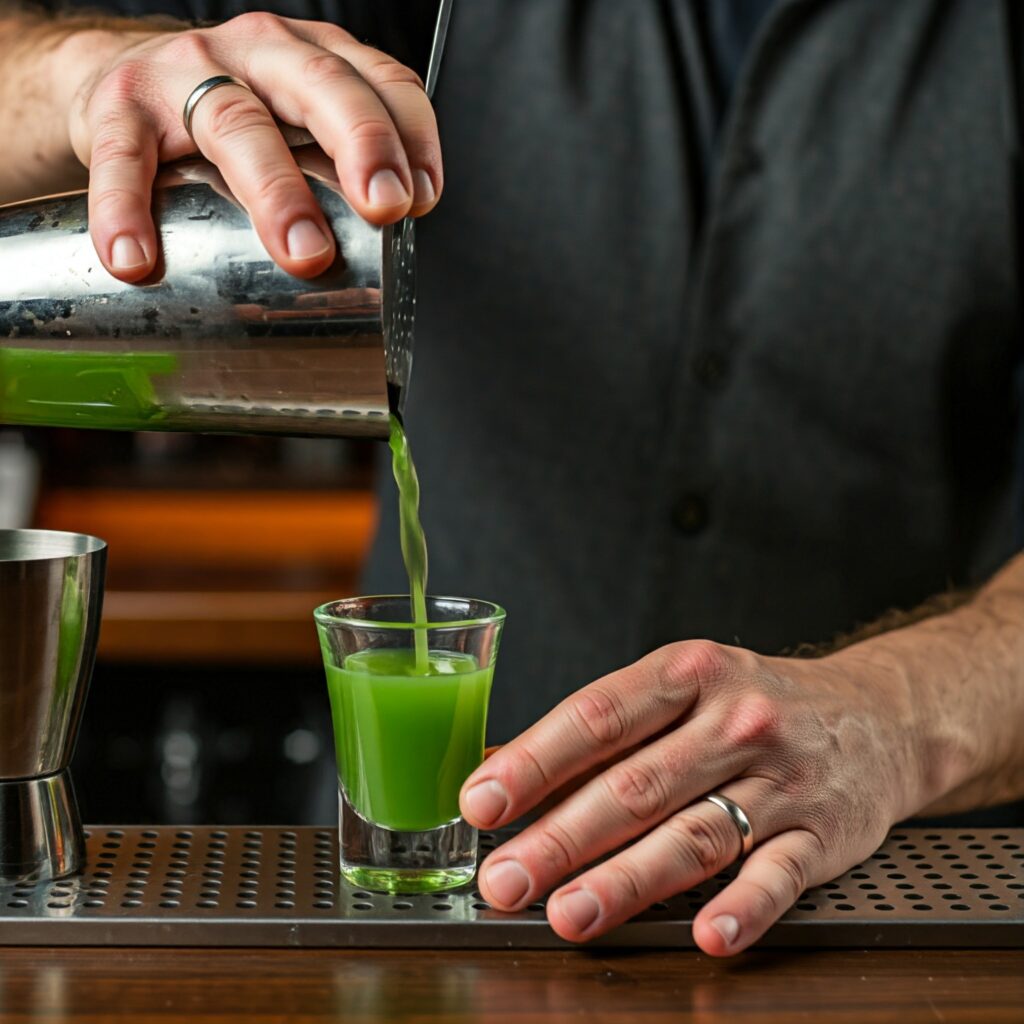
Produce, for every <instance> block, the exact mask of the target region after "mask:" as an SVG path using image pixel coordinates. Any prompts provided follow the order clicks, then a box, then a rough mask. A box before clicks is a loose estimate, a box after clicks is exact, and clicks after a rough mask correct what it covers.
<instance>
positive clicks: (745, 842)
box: [704, 793, 754, 857]
mask: <svg viewBox="0 0 1024 1024" xmlns="http://www.w3.org/2000/svg"><path fill="white" fill-rule="evenodd" d="M704 799H705V800H710V801H711V802H712V803H713V804H714V805H715V806H716V807H721V808H722V810H723V811H725V813H726V814H728V815H729V817H730V818H732V820H733V824H735V826H736V828H737V830H738V831H739V834H740V856H741V857H746V856H747V854H748V853H750V851H751V850H752V849H753V848H754V830H753V828H751V826H750V819H749V818H748V817H747V816H746V814H745V813H744V811H743V808H742V807H740V805H739V804H738V803H735V802H734V801H732V800H730V799H729V798H728V797H727V796H722V794H721V793H708V795H707V796H706V797H705V798H704Z"/></svg>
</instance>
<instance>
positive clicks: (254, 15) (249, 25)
mask: <svg viewBox="0 0 1024 1024" xmlns="http://www.w3.org/2000/svg"><path fill="white" fill-rule="evenodd" d="M227 24H229V25H232V26H234V27H236V28H238V29H240V30H242V31H244V32H246V33H250V34H252V35H254V36H281V35H289V36H290V35H291V31H290V30H289V28H288V26H287V25H286V24H285V22H284V20H283V19H282V18H280V17H279V16H278V15H276V14H271V13H270V12H269V11H246V12H245V13H243V14H239V15H237V16H236V17H234V18H232V19H231V21H230V22H228V23H227Z"/></svg>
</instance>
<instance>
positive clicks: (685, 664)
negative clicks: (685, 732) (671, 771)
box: [459, 641, 723, 828]
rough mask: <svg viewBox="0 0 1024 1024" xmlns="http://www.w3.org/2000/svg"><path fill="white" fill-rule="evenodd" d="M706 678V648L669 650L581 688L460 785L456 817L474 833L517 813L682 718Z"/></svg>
mask: <svg viewBox="0 0 1024 1024" xmlns="http://www.w3.org/2000/svg"><path fill="white" fill-rule="evenodd" d="M709 649H713V650H714V651H715V653H714V654H712V653H711V652H710V650H709ZM709 671H712V672H713V673H715V674H718V673H720V672H721V671H723V663H722V659H721V656H720V655H718V654H717V648H715V647H714V645H710V644H704V643H702V642H699V641H698V642H694V643H682V644H670V645H669V646H668V647H662V648H660V649H659V650H657V651H654V652H653V653H651V654H648V655H647V656H646V657H644V658H641V659H640V661H637V662H635V663H634V664H632V665H629V666H627V667H626V668H623V669H620V670H619V671H617V672H613V673H611V674H610V675H607V676H604V677H602V678H601V679H598V680H597V681H596V682H594V683H591V684H590V685H589V686H585V687H584V688H583V689H582V690H579V691H577V692H576V693H574V694H573V695H572V696H570V697H567V698H566V699H565V700H564V701H562V703H561V704H559V705H558V706H557V707H556V708H554V710H552V711H550V712H549V713H548V714H547V715H545V716H544V717H543V718H542V719H541V720H540V721H539V722H537V723H536V725H533V726H531V727H530V728H529V729H527V730H526V732H524V733H523V734H522V735H521V736H519V737H517V738H516V739H515V740H513V741H512V742H511V743H506V744H505V745H504V746H503V747H501V749H500V750H498V751H496V752H495V753H494V754H493V755H492V756H491V757H490V758H489V759H488V760H486V761H485V762H484V763H483V764H482V765H481V766H480V767H479V768H478V769H477V770H476V771H475V772H474V773H473V774H472V775H471V776H470V777H469V778H468V779H467V780H466V782H465V784H464V785H463V787H462V792H461V794H460V797H459V805H460V808H461V810H462V813H463V816H464V817H465V818H466V820H467V821H468V822H469V823H470V824H471V825H475V826H476V827H477V828H496V827H499V826H500V825H502V824H504V823H505V822H508V821H513V820H514V819H515V818H518V817H519V816H520V815H522V814H525V813H526V812H527V811H529V810H531V809H532V808H533V807H535V806H536V805H537V804H538V803H540V802H541V801H542V800H544V799H545V797H547V796H549V795H550V794H551V793H553V792H554V791H555V790H557V789H558V788H559V787H561V786H563V785H565V784H566V783H567V782H569V781H570V780H572V779H574V778H575V777H577V776H578V775H580V774H581V773H583V772H586V771H588V770H589V769H591V768H593V767H594V766H596V765H598V764H600V763H602V762H604V761H607V760H608V759H610V758H612V757H614V756H615V755H617V754H621V753H623V752H625V751H627V750H629V749H630V748H631V747H633V746H635V745H636V744H637V743H639V742H641V741H642V740H645V739H647V738H649V737H651V736H653V735H654V734H655V733H657V732H660V731H661V730H662V729H664V728H665V727H666V726H668V725H671V724H672V723H673V722H674V721H676V720H677V719H679V718H680V717H681V716H682V715H685V714H687V713H688V712H689V711H690V709H691V708H692V707H693V705H694V703H695V702H696V699H697V696H698V694H699V690H700V685H699V680H700V679H701V678H702V677H706V676H707V674H708V672H709Z"/></svg>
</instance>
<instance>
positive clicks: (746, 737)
mask: <svg viewBox="0 0 1024 1024" xmlns="http://www.w3.org/2000/svg"><path fill="white" fill-rule="evenodd" d="M782 726H783V713H782V708H781V707H780V706H779V704H778V703H777V702H776V701H775V700H774V699H773V698H771V697H768V696H766V695H764V694H760V693H751V694H747V695H745V696H743V697H741V698H740V699H739V700H737V701H736V702H735V704H733V706H732V707H731V708H730V709H729V711H728V713H727V715H726V718H725V724H724V726H723V731H724V734H725V739H726V741H727V742H729V743H732V744H735V745H736V746H743V745H745V744H749V743H764V742H767V741H771V740H774V739H776V738H777V737H778V736H779V735H780V733H781V732H782Z"/></svg>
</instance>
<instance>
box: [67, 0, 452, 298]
mask: <svg viewBox="0 0 1024 1024" xmlns="http://www.w3.org/2000/svg"><path fill="white" fill-rule="evenodd" d="M122 38H123V39H124V41H125V45H123V46H121V47H120V48H118V47H117V46H114V47H112V46H111V39H110V33H104V32H102V31H91V32H83V33H79V34H76V35H72V36H69V37H68V38H67V40H65V42H64V43H63V44H62V47H61V48H62V51H63V52H64V53H67V54H69V55H70V59H71V63H72V64H76V63H77V64H81V63H82V61H83V60H85V59H86V58H85V57H84V56H83V54H84V53H86V52H88V51H90V50H92V51H95V52H97V53H101V54H102V55H103V56H102V58H101V60H100V61H99V64H98V66H96V67H95V68H93V69H92V71H91V72H90V73H89V74H88V75H86V76H85V78H84V81H83V83H82V85H81V87H80V88H79V89H78V91H77V94H76V95H75V97H74V98H73V100H72V101H71V104H70V112H69V136H70V142H71V145H72V146H73V148H74V152H75V153H76V154H77V156H78V158H79V159H80V160H81V161H82V163H84V164H85V165H87V166H88V167H89V172H90V187H89V223H90V230H91V233H92V238H93V242H94V244H95V246H96V250H97V252H98V253H99V256H100V259H101V260H102V261H103V263H104V265H105V266H106V267H107V269H108V270H109V271H110V272H111V273H112V274H114V275H115V276H116V277H119V278H121V279H122V280H125V281H137V280H140V279H142V278H144V277H145V276H146V275H147V274H149V273H150V272H151V271H152V269H153V266H154V263H155V260H156V248H157V247H156V235H155V231H154V228H153V223H152V219H151V217H150V189H151V183H152V180H153V176H154V174H155V171H156V166H157V163H158V162H161V161H165V160H174V159H176V158H178V157H182V156H186V155H188V154H189V153H193V152H195V150H196V147H198V149H199V151H200V152H201V153H202V154H203V155H204V156H205V157H207V158H208V159H209V160H211V161H212V162H213V163H214V164H216V165H217V167H218V168H219V169H220V171H221V173H222V174H223V176H224V178H225V180H226V182H227V184H228V185H229V186H230V188H231V189H232V191H233V192H234V194H235V196H236V197H237V198H238V199H239V201H240V202H241V203H242V204H243V206H245V208H246V209H247V210H248V212H249V214H250V216H251V217H252V219H253V222H254V224H255V226H256V230H257V231H258V232H259V235H260V238H261V239H262V240H263V243H264V245H265V246H266V248H267V251H268V252H269V253H270V255H271V257H272V258H273V259H274V260H275V261H276V262H277V263H279V264H280V265H281V266H282V267H283V268H284V269H285V270H287V271H288V272H289V273H292V274H295V275H297V276H299V277H312V276H315V275H316V274H319V273H321V272H322V271H323V270H325V269H326V268H327V267H328V266H329V265H330V263H331V261H332V260H333V258H334V252H335V243H334V239H333V237H332V235H331V233H330V231H329V230H328V228H327V224H326V221H325V219H324V216H323V214H322V212H321V211H320V209H319V207H318V206H317V203H316V201H315V200H314V198H313V195H312V193H311V192H310V190H309V188H308V186H307V185H306V183H305V181H304V180H303V177H302V175H301V173H300V172H299V170H298V168H297V167H296V164H295V161H294V160H293V159H292V155H291V152H290V151H289V149H288V146H287V144H286V143H285V140H284V138H283V136H282V134H281V131H280V129H279V126H278V124H277V122H276V121H275V118H278V119H280V121H283V122H285V123H287V124H289V125H294V126H297V127H299V128H303V129H306V130H307V131H308V132H309V133H311V134H312V135H313V137H314V138H315V139H316V141H317V142H318V143H319V144H320V146H321V147H322V148H323V149H324V150H325V151H326V152H327V153H328V154H329V156H330V157H331V158H332V159H333V161H334V164H335V167H336V169H337V174H338V179H339V181H340V183H341V186H342V189H343V191H344V193H345V196H346V197H347V198H348V200H349V202H350V203H351V204H352V206H353V207H354V208H355V209H356V210H357V211H358V212H359V213H360V214H362V216H364V217H365V218H366V219H367V220H370V221H373V222H375V223H379V224H386V223H391V222H393V221H397V220H399V219H400V218H401V217H403V216H405V215H406V214H412V215H413V216H419V215H420V214H423V213H426V212H427V211H428V210H430V209H431V208H432V207H433V206H434V204H435V203H436V202H437V200H438V197H439V196H440V193H441V187H442V173H441V153H440V145H439V142H438V136H437V125H436V122H435V120H434V113H433V109H432V107H431V105H430V102H429V100H428V99H427V96H426V93H425V92H424V91H423V85H422V83H421V82H420V80H419V78H418V77H417V76H416V74H415V73H414V72H412V71H410V70H409V69H408V68H406V67H404V66H402V65H401V64H399V63H398V62H397V61H394V60H392V59H391V58H390V57H388V56H386V55H385V54H383V53H381V52H380V51H378V50H375V49H373V48H371V47H368V46H364V45H362V44H360V43H359V42H357V41H356V40H355V39H353V37H352V36H350V35H349V34H348V33H347V32H345V31H344V30H343V29H341V28H338V27H336V26H333V25H327V24H321V23H318V22H311V21H295V20H291V19H287V18H279V17H276V16H275V15H271V14H261V13H260V14H258V13H252V14H243V15H240V16H239V17H237V18H234V19H233V20H232V21H229V22H226V23H225V24H223V25H220V26H217V27H215V28H204V29H192V30H187V31H182V32H170V33H167V32H159V33H151V34H143V35H142V36H141V37H140V35H139V34H138V33H136V34H134V35H129V34H127V33H124V34H122ZM112 49H113V50H114V52H113V53H112V52H111V50H112ZM58 56H59V54H58ZM215 75H232V76H234V77H236V78H239V79H241V80H242V81H244V82H246V83H248V85H249V86H250V87H251V88H252V90H253V91H252V92H249V91H248V90H247V89H244V88H241V87H240V86H234V85H227V86H223V87H221V88H218V89H215V90H212V91H211V92H210V93H208V94H207V95H206V96H204V97H203V98H202V100H200V102H199V103H198V105H197V106H196V108H195V113H194V116H193V121H192V131H193V135H194V136H195V143H193V141H192V139H190V138H189V136H188V133H187V132H186V131H185V126H184V124H183V123H182V107H183V106H184V103H185V100H186V99H187V98H188V96H189V94H190V93H191V92H192V90H193V89H194V88H195V87H196V86H197V85H199V84H200V83H201V82H203V81H205V80H206V79H208V78H212V77H213V76H215Z"/></svg>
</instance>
